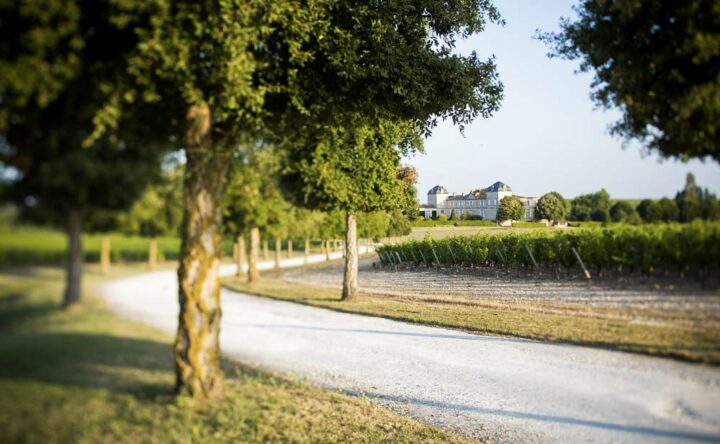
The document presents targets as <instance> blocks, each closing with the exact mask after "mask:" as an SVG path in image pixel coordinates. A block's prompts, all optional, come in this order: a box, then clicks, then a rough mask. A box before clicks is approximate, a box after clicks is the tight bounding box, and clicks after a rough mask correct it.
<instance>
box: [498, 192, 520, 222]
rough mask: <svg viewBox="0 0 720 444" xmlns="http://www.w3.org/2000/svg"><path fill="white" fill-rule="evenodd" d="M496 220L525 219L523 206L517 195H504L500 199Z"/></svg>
mask: <svg viewBox="0 0 720 444" xmlns="http://www.w3.org/2000/svg"><path fill="white" fill-rule="evenodd" d="M496 220H497V221H498V222H502V221H506V220H525V206H524V205H523V203H522V202H521V201H520V199H518V198H517V197H515V196H505V197H503V198H502V200H501V201H500V206H499V207H498V211H497V217H496Z"/></svg>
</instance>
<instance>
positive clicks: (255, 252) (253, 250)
mask: <svg viewBox="0 0 720 444" xmlns="http://www.w3.org/2000/svg"><path fill="white" fill-rule="evenodd" d="M259 256H260V229H259V228H258V227H253V228H251V229H250V254H249V255H248V282H257V281H259V280H260V272H259V271H258V268H257V263H258V257H259Z"/></svg>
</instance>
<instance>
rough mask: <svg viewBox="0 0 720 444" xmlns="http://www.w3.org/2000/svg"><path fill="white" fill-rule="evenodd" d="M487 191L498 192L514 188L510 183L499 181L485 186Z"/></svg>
mask: <svg viewBox="0 0 720 444" xmlns="http://www.w3.org/2000/svg"><path fill="white" fill-rule="evenodd" d="M485 191H491V192H498V191H512V188H510V186H509V185H507V184H505V183H503V182H500V181H497V182H495V183H494V184H492V185H490V186H489V187H487V188H485Z"/></svg>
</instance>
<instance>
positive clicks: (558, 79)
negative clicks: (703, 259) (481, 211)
mask: <svg viewBox="0 0 720 444" xmlns="http://www.w3.org/2000/svg"><path fill="white" fill-rule="evenodd" d="M574 3H575V1H570V0H549V1H542V2H539V1H534V0H496V2H495V4H496V6H497V7H498V8H499V9H500V12H501V14H502V16H503V18H504V19H505V21H506V22H507V23H506V25H505V26H504V27H501V26H496V25H490V26H489V27H488V29H486V30H485V31H484V32H482V33H481V34H478V35H475V36H473V37H472V38H470V39H468V40H465V41H462V42H459V43H458V45H457V50H458V52H460V53H469V52H470V51H472V50H475V51H477V52H478V54H479V55H480V56H481V57H482V58H487V57H488V56H490V55H492V54H494V55H495V57H496V63H497V65H498V72H499V75H500V79H501V81H502V82H503V84H504V85H505V92H504V100H503V103H502V105H501V109H500V111H499V112H497V113H496V114H495V115H494V116H493V117H491V118H490V119H487V120H482V119H479V120H477V121H475V122H473V123H472V124H471V125H469V126H468V127H466V129H465V135H464V136H463V135H461V134H460V131H459V130H458V129H457V128H456V127H454V126H453V125H452V124H451V123H449V122H444V123H441V124H440V125H438V127H437V128H436V129H435V130H434V131H433V134H432V136H430V137H429V138H428V139H427V140H426V141H425V151H426V153H425V154H419V155H416V156H414V157H411V158H408V159H405V163H407V164H409V165H412V166H414V167H416V168H417V169H418V172H419V179H418V197H419V198H420V200H421V202H423V203H425V201H426V194H427V191H428V190H429V189H430V188H432V187H433V186H434V185H443V186H445V188H447V189H448V191H450V192H451V193H452V192H458V193H460V192H468V191H470V190H472V189H477V188H481V187H482V188H484V187H487V186H489V185H490V184H492V183H494V182H495V181H498V180H501V181H503V182H505V183H506V184H508V185H510V186H511V187H512V189H513V192H514V193H516V194H519V195H523V196H540V195H542V194H544V193H546V192H548V191H558V192H560V193H561V194H562V195H563V196H565V197H574V196H577V195H579V194H584V193H589V192H594V191H597V190H599V189H601V188H605V189H606V190H607V191H608V192H609V193H610V195H611V196H612V197H613V198H657V197H662V196H670V197H674V196H675V193H676V192H677V191H678V190H679V189H680V188H682V187H683V185H684V183H685V176H686V175H687V173H688V172H692V173H693V174H694V175H695V178H696V181H697V183H698V184H699V185H700V186H703V187H707V188H709V189H710V190H711V191H713V192H714V193H716V194H720V165H718V163H716V162H713V161H711V160H706V161H705V162H701V161H698V160H695V161H691V162H687V163H682V162H679V161H674V160H663V159H661V158H660V156H658V155H657V154H652V155H647V154H646V153H645V154H643V152H642V150H641V149H640V147H639V146H638V145H637V144H630V145H628V146H626V147H625V148H623V140H621V139H619V138H617V137H613V136H611V135H610V134H609V132H608V127H609V125H610V124H611V123H613V122H614V121H616V120H617V117H618V116H619V114H618V112H617V111H604V110H602V109H598V108H597V107H596V105H595V104H594V103H593V102H592V100H591V99H590V83H591V82H592V78H593V75H592V73H580V74H578V73H576V70H577V68H578V66H579V63H578V62H571V61H567V60H561V59H557V58H554V59H550V58H548V57H547V52H548V48H547V46H546V45H545V44H544V43H542V42H539V41H537V40H534V39H533V38H532V37H533V35H534V34H535V31H536V30H537V29H540V30H542V31H556V30H558V29H559V27H558V22H559V19H560V17H568V16H572V14H573V13H572V9H571V7H572V5H573V4H574Z"/></svg>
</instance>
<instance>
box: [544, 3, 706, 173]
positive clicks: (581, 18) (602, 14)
mask: <svg viewBox="0 0 720 444" xmlns="http://www.w3.org/2000/svg"><path fill="white" fill-rule="evenodd" d="M575 12H576V14H577V18H575V19H573V20H572V21H571V20H570V19H563V20H561V22H560V26H561V28H562V31H561V32H560V33H557V34H545V35H543V36H541V38H542V39H544V40H545V41H546V42H547V43H548V44H550V45H551V46H552V52H553V54H552V55H555V56H561V57H564V58H568V59H579V60H580V61H581V65H580V69H581V71H591V70H593V71H594V72H595V81H594V82H593V98H594V99H595V101H596V102H597V103H598V104H599V105H601V106H603V107H605V108H618V109H620V110H621V112H622V118H621V119H620V120H619V121H618V122H617V123H616V124H615V125H614V127H613V130H612V131H613V132H614V133H615V134H618V135H620V136H622V137H625V138H626V139H631V138H634V139H638V140H640V141H641V142H643V143H645V145H646V146H647V148H648V149H650V150H657V151H658V152H660V153H661V154H662V155H664V156H672V157H678V158H680V159H683V160H685V159H688V158H691V157H698V158H703V157H705V156H712V157H713V158H714V159H715V160H720V150H719V147H720V125H719V124H718V122H720V100H717V98H718V97H720V82H719V81H718V76H717V73H718V62H717V61H718V57H720V34H719V33H718V32H717V30H718V28H720V11H718V4H717V1H716V0H686V1H683V2H666V1H661V0H617V1H606V0H583V1H581V2H580V5H579V6H577V7H576V8H575Z"/></svg>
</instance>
